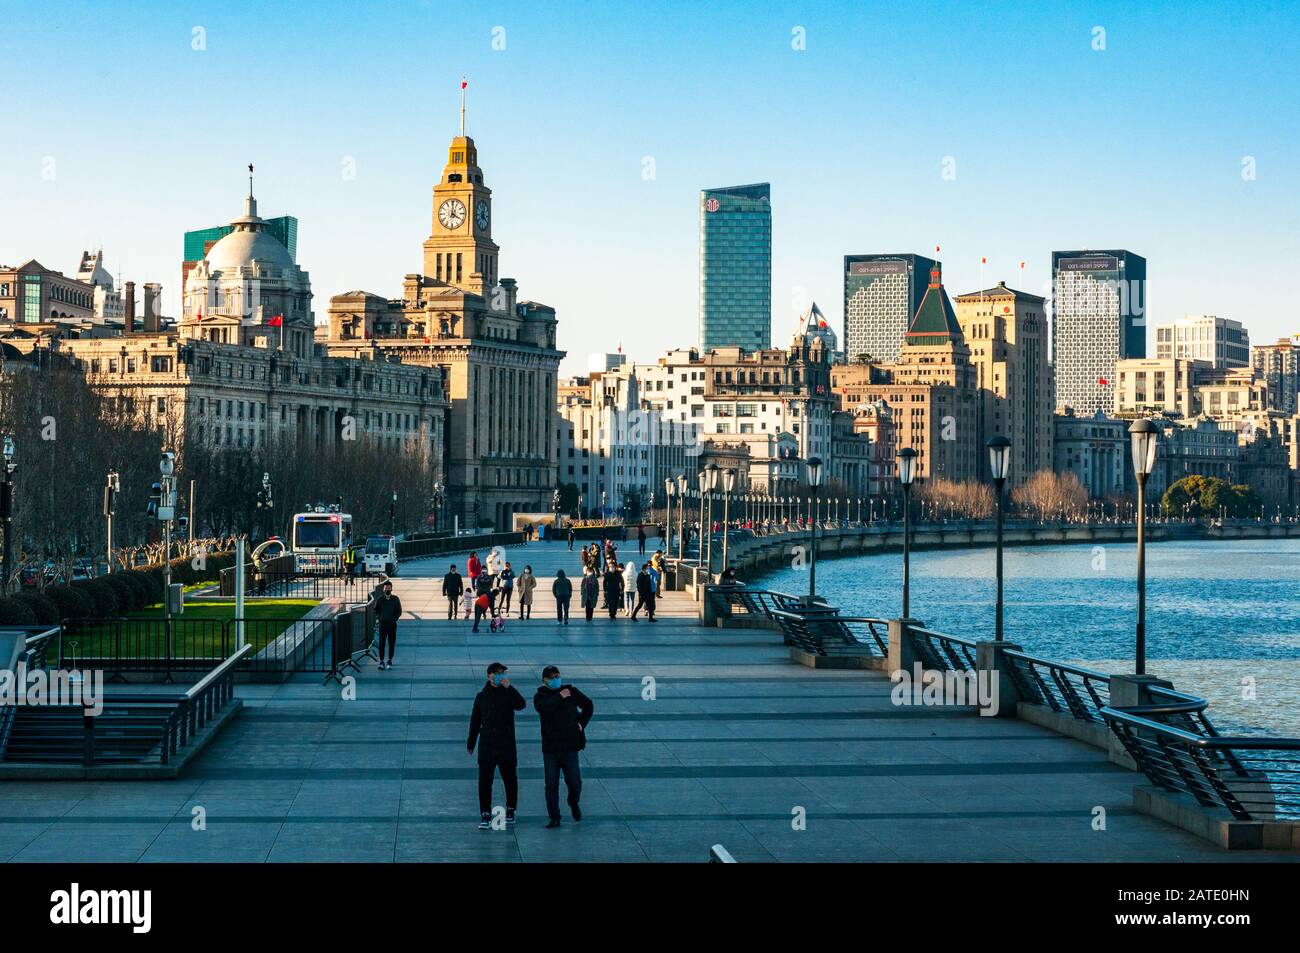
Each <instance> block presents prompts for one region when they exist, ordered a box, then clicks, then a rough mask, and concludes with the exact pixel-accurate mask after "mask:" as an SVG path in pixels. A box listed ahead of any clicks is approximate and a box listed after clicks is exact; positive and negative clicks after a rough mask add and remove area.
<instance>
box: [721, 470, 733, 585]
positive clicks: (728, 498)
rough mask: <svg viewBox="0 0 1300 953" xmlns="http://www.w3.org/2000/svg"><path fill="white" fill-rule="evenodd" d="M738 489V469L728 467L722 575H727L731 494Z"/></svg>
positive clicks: (724, 483)
mask: <svg viewBox="0 0 1300 953" xmlns="http://www.w3.org/2000/svg"><path fill="white" fill-rule="evenodd" d="M735 488H736V469H735V467H727V469H726V470H724V471H723V474H722V575H723V578H726V575H727V537H728V536H730V535H731V534H730V533H728V532H727V530H728V529H730V528H731V492H732V490H734V489H735Z"/></svg>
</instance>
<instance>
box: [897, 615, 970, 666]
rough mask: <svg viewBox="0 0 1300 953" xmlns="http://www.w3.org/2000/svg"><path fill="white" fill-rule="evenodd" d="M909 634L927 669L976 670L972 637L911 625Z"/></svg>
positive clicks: (919, 657) (919, 658)
mask: <svg viewBox="0 0 1300 953" xmlns="http://www.w3.org/2000/svg"><path fill="white" fill-rule="evenodd" d="M907 632H908V636H909V637H910V638H911V640H912V648H913V650H914V651H915V652H916V656H917V659H918V660H919V661H920V663H921V666H922V667H923V668H925V669H926V670H927V671H929V670H933V671H940V672H948V671H952V672H973V671H975V643H974V642H973V641H971V640H970V639H963V638H959V637H958V636H955V635H947V634H946V633H943V632H935V631H934V630H932V629H923V628H920V627H919V626H909V627H908V629H907Z"/></svg>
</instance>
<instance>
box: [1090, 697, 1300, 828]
mask: <svg viewBox="0 0 1300 953" xmlns="http://www.w3.org/2000/svg"><path fill="white" fill-rule="evenodd" d="M1180 694H1181V693H1180ZM1206 704H1207V703H1206V702H1205V701H1204V700H1203V699H1193V700H1190V701H1183V702H1176V703H1172V704H1161V705H1135V706H1127V707H1122V708H1112V707H1110V706H1106V707H1104V708H1102V709H1101V715H1102V717H1103V718H1104V719H1105V721H1106V723H1107V724H1108V725H1110V727H1111V729H1112V730H1113V731H1114V732H1115V734H1116V735H1117V736H1118V737H1119V739H1120V741H1121V742H1122V743H1123V745H1124V748H1125V750H1126V751H1127V752H1128V753H1129V755H1130V756H1131V757H1132V758H1133V760H1134V761H1135V762H1136V763H1137V766H1138V768H1139V769H1140V770H1141V771H1142V773H1143V774H1145V775H1146V777H1147V779H1148V780H1149V781H1151V783H1153V784H1155V785H1156V786H1158V787H1160V788H1162V789H1164V790H1166V791H1173V792H1176V793H1182V794H1187V795H1190V796H1192V797H1193V798H1195V799H1196V801H1197V802H1198V803H1199V804H1201V805H1202V806H1205V807H1217V808H1225V809H1227V811H1228V812H1229V813H1231V814H1232V816H1233V817H1235V818H1237V819H1238V820H1279V819H1281V820H1294V819H1297V818H1300V758H1298V757H1297V756H1295V755H1290V756H1288V755H1287V754H1285V753H1286V752H1300V738H1263V737H1256V736H1231V737H1224V736H1220V735H1204V734H1199V733H1197V732H1195V731H1189V730H1187V729H1186V728H1184V727H1180V726H1178V725H1172V724H1169V723H1167V722H1163V721H1158V720H1156V719H1157V718H1161V717H1168V716H1179V715H1182V716H1188V717H1190V716H1191V715H1192V714H1199V713H1200V712H1202V711H1203V710H1204V708H1205V705H1206ZM1249 752H1267V753H1268V754H1265V755H1262V756H1261V755H1251V754H1249Z"/></svg>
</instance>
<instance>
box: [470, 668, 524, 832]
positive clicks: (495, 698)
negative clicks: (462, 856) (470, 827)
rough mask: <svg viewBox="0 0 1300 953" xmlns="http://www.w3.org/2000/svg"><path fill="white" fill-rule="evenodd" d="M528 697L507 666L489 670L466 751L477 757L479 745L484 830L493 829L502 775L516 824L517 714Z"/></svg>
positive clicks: (508, 818) (508, 820)
mask: <svg viewBox="0 0 1300 953" xmlns="http://www.w3.org/2000/svg"><path fill="white" fill-rule="evenodd" d="M525 704H526V702H525V701H524V696H523V695H520V694H519V690H518V689H516V688H514V687H513V686H511V684H510V679H508V678H506V667H505V666H504V665H502V664H501V663H500V662H493V663H492V664H491V665H489V666H488V667H487V684H486V685H484V686H483V687H482V688H481V689H479V693H478V694H477V695H475V696H474V711H473V712H472V713H471V714H470V718H469V741H468V742H467V743H466V748H467V749H468V750H469V753H470V757H473V756H474V745H475V743H477V744H478V811H479V825H478V828H479V830H481V831H485V830H487V829H488V828H489V827H491V826H492V780H493V778H494V777H495V776H496V772H497V771H500V772H501V781H502V782H503V783H504V784H505V786H506V823H507V824H513V823H514V822H515V806H516V805H517V804H518V803H519V773H518V770H517V767H518V764H519V752H518V750H517V749H516V748H515V712H517V711H523V710H524V705H525Z"/></svg>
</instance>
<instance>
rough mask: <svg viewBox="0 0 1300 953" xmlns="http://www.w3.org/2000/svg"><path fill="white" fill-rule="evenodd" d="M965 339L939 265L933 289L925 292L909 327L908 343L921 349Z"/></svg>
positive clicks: (932, 280)
mask: <svg viewBox="0 0 1300 953" xmlns="http://www.w3.org/2000/svg"><path fill="white" fill-rule="evenodd" d="M953 340H957V341H961V340H962V333H961V325H960V324H958V323H957V312H956V311H954V310H953V307H952V302H951V301H950V300H948V293H947V292H946V291H944V290H943V280H942V277H941V273H940V270H939V265H937V264H936V265H935V266H934V267H933V268H931V269H930V287H928V288H927V289H926V290H925V297H923V298H922V299H921V304H920V306H919V307H918V308H917V309H916V314H914V315H913V316H912V323H911V325H909V326H908V329H907V336H906V343H907V344H911V345H914V346H917V347H935V346H939V345H944V344H948V343H949V342H951V341H953Z"/></svg>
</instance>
